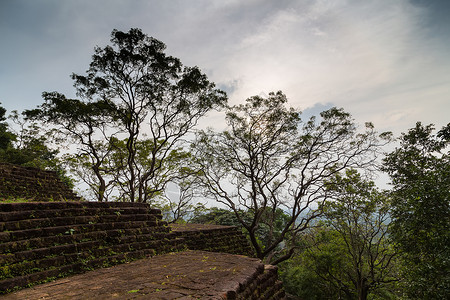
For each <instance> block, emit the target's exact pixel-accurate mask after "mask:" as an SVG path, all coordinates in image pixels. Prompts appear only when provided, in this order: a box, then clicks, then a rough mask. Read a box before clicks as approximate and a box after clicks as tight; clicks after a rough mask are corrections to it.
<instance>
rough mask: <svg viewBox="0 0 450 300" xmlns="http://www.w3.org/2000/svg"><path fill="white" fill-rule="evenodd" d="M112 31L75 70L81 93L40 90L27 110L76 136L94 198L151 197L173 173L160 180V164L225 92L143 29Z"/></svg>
mask: <svg viewBox="0 0 450 300" xmlns="http://www.w3.org/2000/svg"><path fill="white" fill-rule="evenodd" d="M111 36H112V38H111V42H112V46H106V47H104V48H100V47H97V48H95V54H94V55H93V56H92V62H91V64H90V66H89V69H88V70H87V74H86V75H78V74H73V75H72V79H73V80H74V82H75V84H74V86H75V88H76V90H77V95H78V96H79V97H80V100H74V99H66V98H65V97H64V95H62V94H59V93H56V92H52V93H44V94H43V96H44V99H45V103H44V104H43V105H41V106H40V107H39V108H38V109H36V110H32V111H29V112H28V115H29V117H31V118H37V119H40V120H42V121H43V122H45V123H50V124H53V125H56V126H57V127H58V130H59V132H60V133H63V134H64V136H66V137H71V138H72V139H73V142H75V144H76V145H77V146H78V152H77V155H78V156H83V157H81V160H82V162H83V163H82V164H81V165H82V166H86V167H87V166H89V167H90V170H89V172H93V174H94V176H89V178H88V181H89V184H90V186H91V187H92V188H96V189H97V190H96V192H95V194H96V195H97V199H98V200H99V201H102V200H106V199H105V193H107V194H109V193H116V194H118V197H120V198H122V199H126V200H128V201H138V202H148V201H149V200H150V199H151V198H152V197H154V196H155V194H158V192H160V191H161V190H162V189H164V187H165V185H166V184H167V182H168V181H169V180H170V179H167V180H166V181H162V182H161V180H162V179H161V178H162V177H161V170H165V171H166V170H168V169H170V168H171V166H170V165H171V160H170V159H171V157H172V156H173V155H175V154H174V151H173V150H174V149H179V148H180V147H181V148H182V145H181V144H182V142H183V141H182V138H183V137H184V136H185V135H186V134H188V133H189V131H190V130H191V129H192V128H193V127H194V126H195V125H196V124H197V121H198V120H199V119H200V118H201V117H203V116H204V115H205V114H206V113H207V112H208V111H210V110H211V109H215V108H219V107H221V106H223V105H224V104H225V103H226V101H227V99H226V95H225V93H224V92H222V91H220V90H218V89H215V87H214V84H213V83H211V82H210V81H208V79H207V77H206V75H204V74H203V73H201V72H200V70H199V69H198V68H197V67H183V66H182V64H181V62H180V60H179V59H177V58H174V57H172V56H167V55H166V54H165V53H164V50H165V45H164V43H162V42H160V41H158V40H156V39H154V38H152V37H148V36H147V35H145V34H144V33H143V32H142V31H141V30H140V29H130V30H129V31H128V32H121V31H118V30H113V32H112V34H111ZM71 107H73V108H74V109H71ZM68 108H69V109H68ZM119 152H122V153H121V155H123V157H121V156H120V155H119V156H118V155H117V154H118V153H119ZM113 154H114V155H115V157H113V158H111V156H114V155H113ZM143 157H145V161H146V162H145V163H143ZM116 163H117V164H116ZM163 173H164V171H163ZM106 177H108V179H106ZM85 181H86V180H85ZM155 182H157V183H158V184H156V185H155ZM110 183H113V184H112V185H110ZM109 188H113V189H114V191H108V192H107V190H108V189H109Z"/></svg>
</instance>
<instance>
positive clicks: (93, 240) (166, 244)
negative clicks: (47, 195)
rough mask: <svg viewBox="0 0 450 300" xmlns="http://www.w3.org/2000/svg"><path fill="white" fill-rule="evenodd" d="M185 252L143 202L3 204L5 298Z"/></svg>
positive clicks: (0, 275) (0, 258) (0, 279)
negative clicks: (10, 292)
mask: <svg viewBox="0 0 450 300" xmlns="http://www.w3.org/2000/svg"><path fill="white" fill-rule="evenodd" d="M182 249H185V245H184V244H183V243H181V240H180V239H178V238H176V236H175V234H173V233H170V228H169V227H168V226H167V224H166V222H164V221H162V220H161V212H160V211H159V210H157V209H150V208H149V206H148V205H146V204H142V203H119V202H116V203H99V202H34V203H33V202H30V203H3V204H0V293H1V292H5V291H7V290H11V289H14V288H15V287H25V286H27V285H29V284H32V283H37V282H41V281H45V280H48V279H49V278H56V277H62V276H65V275H67V274H72V273H79V272H84V271H86V270H92V269H95V268H99V267H103V266H110V265H114V264H118V263H123V262H126V261H130V260H134V259H138V258H143V257H147V256H153V255H156V254H161V253H165V252H170V251H178V250H182Z"/></svg>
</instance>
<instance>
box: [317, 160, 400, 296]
mask: <svg viewBox="0 0 450 300" xmlns="http://www.w3.org/2000/svg"><path fill="white" fill-rule="evenodd" d="M327 188H328V190H329V191H330V192H331V193H332V194H334V196H333V198H335V200H334V201H327V203H326V204H325V207H324V222H325V224H326V225H327V226H328V227H330V228H331V229H332V230H334V231H335V232H336V235H337V238H338V239H340V240H341V244H342V245H341V249H342V251H341V252H342V253H341V254H343V256H344V257H346V262H345V264H340V265H339V266H338V267H337V268H336V267H334V268H324V269H322V270H321V272H320V273H319V276H323V278H327V280H328V281H331V282H333V285H334V286H338V287H339V289H340V290H341V291H344V292H345V293H346V294H347V295H348V296H350V295H354V296H355V297H354V298H355V299H360V300H361V299H367V296H368V295H369V294H371V293H374V292H376V291H377V290H380V289H384V288H386V287H389V286H390V285H391V284H392V283H394V282H396V281H398V280H399V276H398V275H397V272H396V270H395V267H397V265H396V264H395V263H394V261H395V258H396V255H397V253H396V251H395V250H394V249H393V246H392V244H391V242H390V239H389V229H390V228H389V227H390V210H389V208H390V199H389V198H388V196H387V194H386V193H383V192H380V191H378V190H377V189H376V188H375V186H374V183H373V182H372V181H366V180H364V179H363V178H362V177H361V175H360V174H359V173H358V172H357V171H356V170H352V169H348V170H346V174H345V177H344V176H341V175H340V174H336V175H335V177H334V178H333V179H332V180H331V181H330V182H329V183H328V184H327ZM336 271H337V272H336ZM350 298H353V297H350Z"/></svg>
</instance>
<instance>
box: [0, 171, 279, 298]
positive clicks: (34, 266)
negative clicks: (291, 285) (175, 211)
mask: <svg viewBox="0 0 450 300" xmlns="http://www.w3.org/2000/svg"><path fill="white" fill-rule="evenodd" d="M3 167H4V166H3ZM28 170H30V174H34V175H33V176H35V175H36V174H37V172H36V171H34V170H31V169H28ZM19 171H20V170H19V169H15V171H14V172H10V173H8V172H6V173H3V174H18V173H20V174H21V175H20V176H23V177H26V175H24V173H21V172H22V171H20V172H19ZM14 177H17V176H16V175H14ZM23 177H21V178H20V180H22V179H23ZM31 178H32V177H30V178H29V180H32V179H31ZM35 178H42V177H38V176H36V177H35ZM1 182H12V181H11V180H2V181H1ZM20 182H23V181H20ZM49 182H53V181H51V180H50V181H49ZM52 184H53V185H55V186H56V184H55V183H54V182H53V183H52ZM4 188H5V187H4V185H3V186H1V187H0V191H3V190H4ZM49 190H50V187H49ZM42 191H43V190H42ZM22 195H30V194H27V193H26V192H24V193H23V194H22ZM64 195H69V194H64ZM0 197H1V198H5V197H4V196H3V194H1V195H0ZM33 199H36V198H33ZM52 199H54V197H53V196H52ZM65 199H67V198H65ZM73 199H76V198H73ZM251 255H252V250H251V248H250V247H249V244H248V242H247V240H246V238H245V236H244V235H243V234H242V232H241V231H240V230H239V229H237V228H236V227H230V226H206V225H187V226H180V225H174V226H173V227H171V226H169V225H168V224H167V223H166V222H165V221H163V220H162V219H161V212H160V211H159V210H157V209H152V208H150V207H149V206H148V205H147V204H143V203H124V202H108V203H99V202H83V201H64V202H62V201H47V202H34V201H33V202H20V203H0V294H6V295H3V296H2V298H4V299H66V298H70V299H95V298H99V299H110V298H114V299H132V298H133V299H134V298H140V299H191V298H193V299H284V291H283V287H282V284H281V282H280V281H279V280H278V279H277V269H276V267H274V266H267V265H266V266H265V265H264V264H262V263H261V262H260V261H259V260H258V259H256V258H251V257H250V256H251ZM74 274H79V275H74ZM69 275H71V276H69ZM39 283H42V284H39ZM30 286H32V287H30ZM25 287H29V288H25Z"/></svg>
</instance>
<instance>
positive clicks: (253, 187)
mask: <svg viewBox="0 0 450 300" xmlns="http://www.w3.org/2000/svg"><path fill="white" fill-rule="evenodd" d="M286 102H287V99H286V96H285V95H284V94H282V93H281V92H278V93H276V94H275V93H270V95H269V97H268V98H263V97H259V96H255V97H251V98H249V99H247V101H246V104H241V105H237V106H233V107H230V108H229V109H228V111H227V114H226V119H227V122H228V125H229V127H230V129H229V130H227V131H224V132H222V133H215V132H213V131H211V130H208V131H201V132H199V133H198V135H197V138H196V142H195V145H194V148H193V153H194V156H195V157H197V158H199V159H198V160H197V162H196V163H197V164H198V169H200V170H202V174H203V180H202V182H203V183H204V185H203V187H204V192H205V195H207V196H209V197H213V198H214V199H216V200H217V201H219V202H220V203H222V204H224V205H226V206H227V207H228V208H229V209H231V210H232V211H233V212H234V214H235V216H236V218H237V219H238V220H239V223H240V224H241V225H242V226H243V227H244V228H245V230H246V231H247V232H248V234H249V236H250V241H251V243H252V245H253V247H254V248H255V252H256V253H257V256H258V257H259V258H261V259H264V260H265V261H266V262H270V263H272V264H277V263H279V262H281V261H283V260H286V259H288V258H289V257H291V256H292V254H293V252H294V249H295V247H296V238H297V236H298V234H299V233H300V232H302V231H303V230H305V229H306V228H307V227H308V224H309V223H310V222H311V221H312V220H313V219H314V218H317V217H318V216H320V215H321V211H320V210H314V209H313V208H315V206H316V205H317V204H318V205H319V207H320V206H321V204H322V203H323V201H325V200H326V199H328V193H327V191H326V190H325V185H324V182H325V181H326V180H327V179H329V178H331V177H332V176H333V175H334V174H336V173H338V172H339V171H341V170H344V169H345V168H348V167H370V166H371V165H372V164H373V162H374V159H375V157H376V153H377V150H378V146H379V144H380V142H379V140H378V138H377V136H376V133H375V132H374V130H373V126H372V124H370V123H367V124H366V131H364V132H362V133H358V132H357V129H356V126H355V124H354V123H353V121H352V119H351V117H350V115H349V114H348V113H346V112H344V111H343V110H342V109H337V108H332V109H329V110H327V111H324V112H322V113H321V118H320V120H316V118H314V117H313V118H311V119H310V120H309V121H308V122H306V123H301V119H300V112H299V111H297V110H295V109H293V108H290V109H288V108H286V107H285V104H286ZM388 136H389V135H388V134H384V135H382V136H381V137H383V138H384V137H388ZM280 210H281V211H283V212H285V213H286V214H288V215H289V218H288V219H287V220H286V221H285V222H283V224H282V226H281V227H282V230H281V231H280V234H279V235H275V232H274V231H273V230H271V231H269V234H268V236H267V239H266V240H267V245H266V246H264V245H261V243H259V242H258V235H257V230H258V228H259V227H260V226H261V225H262V224H263V222H262V221H263V220H264V222H265V223H266V224H269V226H270V228H271V229H273V228H274V224H275V222H276V221H277V218H278V212H279V211H280ZM243 212H246V213H247V212H250V213H251V214H252V215H251V218H250V219H249V220H247V219H246V218H244V215H243Z"/></svg>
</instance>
